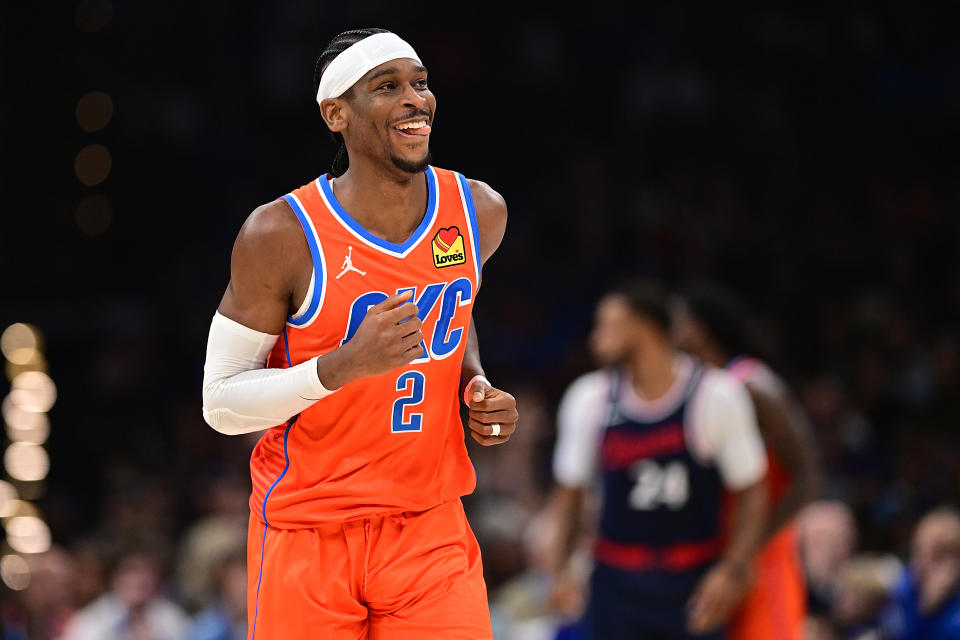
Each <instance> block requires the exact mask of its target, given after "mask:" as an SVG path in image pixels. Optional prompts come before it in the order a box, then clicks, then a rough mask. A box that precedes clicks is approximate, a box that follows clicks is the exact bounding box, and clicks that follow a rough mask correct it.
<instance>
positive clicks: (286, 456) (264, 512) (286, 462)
mask: <svg viewBox="0 0 960 640" xmlns="http://www.w3.org/2000/svg"><path fill="white" fill-rule="evenodd" d="M283 346H284V348H286V350H287V367H288V368H289V367H290V341H289V340H287V328H286V327H284V328H283ZM299 417H300V414H299V413H298V414H297V415H295V416H293V417H292V418H290V420H288V421H287V428H286V430H285V431H284V432H283V461H284V465H283V471H281V472H280V475H279V476H277V479H276V480H274V481H273V484H272V485H270V488H269V489H267V493H266V495H264V496H263V506H262V507H261V509H260V512H261V514H262V515H263V523H264V524H270V522H269V521H268V520H267V498H269V497H270V494H271V493H273V488H274V487H276V486H277V483H278V482H280V481H281V480H282V479H283V476H285V475H287V469H289V468H290V455H289V453H288V452H287V437H288V436H289V435H290V427H292V426H293V423H294V422H296V421H297V418H299Z"/></svg>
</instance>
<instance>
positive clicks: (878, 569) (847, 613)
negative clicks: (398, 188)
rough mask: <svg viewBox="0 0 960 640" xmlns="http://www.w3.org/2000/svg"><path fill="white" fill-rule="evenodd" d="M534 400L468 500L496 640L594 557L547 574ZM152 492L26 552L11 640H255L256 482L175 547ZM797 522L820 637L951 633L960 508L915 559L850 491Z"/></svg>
mask: <svg viewBox="0 0 960 640" xmlns="http://www.w3.org/2000/svg"><path fill="white" fill-rule="evenodd" d="M523 400H525V402H524V405H525V407H526V409H527V414H526V415H527V417H528V418H529V422H530V426H531V427H533V428H528V429H525V430H523V431H518V433H517V441H516V442H515V443H514V444H515V445H516V446H513V447H502V448H499V450H476V451H474V452H473V457H474V460H475V462H476V464H477V466H478V471H479V473H478V475H479V477H480V478H481V480H482V484H481V486H480V487H479V489H478V492H477V493H476V494H475V495H473V496H471V497H470V498H468V499H467V502H468V504H469V507H470V509H469V511H470V518H471V521H472V523H473V526H474V528H475V530H476V534H477V536H478V539H479V540H480V543H481V546H482V547H483V551H484V562H485V568H486V572H487V581H488V585H489V591H490V603H491V615H492V618H493V622H494V630H495V635H496V637H497V639H498V640H548V639H550V640H552V639H554V638H563V637H564V635H563V633H564V627H565V625H570V624H572V623H574V622H575V621H576V620H577V618H578V616H579V615H580V613H581V612H582V608H583V603H584V595H585V594H584V593H583V590H582V585H583V584H585V578H586V576H587V574H588V572H589V561H588V560H587V555H588V554H586V553H583V554H580V555H579V556H575V558H574V561H573V565H572V568H571V571H570V573H571V575H572V580H567V581H565V582H564V583H563V584H558V581H557V579H556V576H553V575H551V573H550V572H549V570H548V567H549V566H550V559H549V558H548V554H549V550H550V548H551V545H552V543H553V541H554V538H553V536H554V535H555V530H554V523H553V521H552V519H551V517H550V515H549V507H548V506H547V505H546V504H545V503H544V502H543V495H542V494H539V493H538V492H537V490H536V488H535V485H536V483H535V482H533V478H532V477H531V475H529V474H528V473H527V471H529V470H532V469H535V468H536V465H535V464H533V463H534V462H535V461H534V460H533V459H532V457H533V456H535V455H536V447H534V446H531V445H533V444H535V443H536V440H537V436H538V433H537V429H536V427H535V425H537V424H541V425H542V424H543V422H542V421H544V420H546V416H547V414H546V411H544V408H543V407H542V406H538V405H537V402H536V399H535V397H533V396H529V395H528V396H525V397H523ZM541 412H542V414H541ZM538 421H540V422H538ZM541 435H542V434H541ZM145 498H147V496H145V495H144V494H138V495H137V499H134V500H129V501H127V502H126V503H125V504H119V505H116V509H115V510H114V511H113V512H112V513H113V521H112V522H110V523H105V525H106V526H105V528H104V531H103V533H102V534H101V535H100V537H96V538H91V539H88V540H80V541H76V542H75V543H73V544H72V545H71V546H70V547H69V548H66V547H63V546H59V545H57V546H54V547H53V548H51V549H50V550H49V551H47V552H45V553H42V554H37V555H33V556H28V561H29V584H28V586H27V587H26V588H25V589H23V590H21V591H12V590H10V589H8V588H6V587H4V588H3V598H2V609H0V612H2V635H0V637H2V640H47V639H49V640H54V639H56V640H114V639H115V640H238V639H241V638H245V637H246V629H247V626H246V625H247V615H246V612H247V566H246V552H245V539H246V531H247V518H248V508H247V488H246V485H245V483H244V482H242V481H240V480H239V479H238V478H237V477H232V476H224V477H222V478H221V479H220V480H218V481H217V482H215V483H214V485H213V486H212V487H211V489H210V500H209V504H208V506H209V510H208V512H207V513H206V514H205V515H203V516H202V517H200V518H199V519H197V520H196V521H194V522H193V523H192V524H190V525H189V526H188V527H187V528H186V529H185V530H184V531H183V532H182V534H181V535H180V537H179V539H178V540H177V543H176V544H175V545H172V544H171V540H169V539H164V538H163V536H159V535H156V534H157V532H158V531H161V530H163V528H164V527H163V526H162V523H161V522H158V521H157V520H158V518H162V517H163V514H162V510H158V509H157V508H156V507H157V504H156V503H151V501H149V500H145ZM120 500H121V502H123V499H120ZM798 530H799V544H800V554H801V558H802V560H803V565H804V570H805V574H806V579H807V593H808V599H809V600H808V602H809V616H808V619H807V629H806V638H808V639H809V640H847V639H849V640H869V639H880V638H883V639H908V638H917V639H920V638H930V639H940V638H949V637H953V636H951V635H949V633H951V632H955V631H956V630H957V629H958V628H960V513H958V512H957V511H956V510H954V509H951V508H948V507H938V508H935V509H932V510H930V511H929V512H927V513H926V514H924V515H923V516H922V517H921V518H920V519H919V520H918V521H917V523H916V524H915V525H914V526H913V527H912V531H911V533H910V536H909V544H908V546H907V548H906V549H905V550H904V553H903V554H895V553H890V552H876V551H871V550H867V549H864V548H863V547H862V544H861V539H862V537H863V536H862V532H861V531H860V529H859V527H858V525H857V519H856V517H855V514H854V512H853V510H852V509H851V508H850V507H849V506H848V505H847V504H846V503H844V502H842V501H839V500H820V501H817V502H814V503H812V504H810V505H808V506H807V507H806V508H805V509H804V510H803V511H802V512H801V515H800V517H799V518H798ZM569 577H570V576H568V578H569ZM945 630H946V631H945Z"/></svg>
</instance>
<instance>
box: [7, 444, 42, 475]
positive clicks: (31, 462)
mask: <svg viewBox="0 0 960 640" xmlns="http://www.w3.org/2000/svg"><path fill="white" fill-rule="evenodd" d="M3 465H4V467H6V469H7V473H8V474H9V475H10V477H11V478H13V479H14V480H23V481H25V482H32V481H34V480H43V479H44V478H46V477H47V473H49V472H50V456H48V455H47V451H46V450H45V449H44V448H43V447H41V446H40V445H36V444H30V443H29V442H14V443H13V444H11V445H10V446H9V447H7V450H6V451H5V452H4V454H3Z"/></svg>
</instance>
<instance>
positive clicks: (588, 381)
mask: <svg viewBox="0 0 960 640" xmlns="http://www.w3.org/2000/svg"><path fill="white" fill-rule="evenodd" d="M609 399H610V380H609V375H607V373H606V372H604V371H595V372H593V373H588V374H586V375H584V376H581V377H579V378H577V379H576V380H574V381H573V383H572V384H571V385H570V386H569V387H568V388H567V391H566V392H565V393H564V394H563V400H561V401H560V407H559V408H558V410H557V445H556V449H554V452H553V475H554V478H556V481H557V483H558V484H560V485H562V486H564V487H586V486H589V484H590V482H591V480H592V479H593V474H594V471H595V467H596V461H597V455H598V452H597V447H598V445H599V438H600V430H601V429H602V428H603V420H604V417H605V413H606V411H608V409H609V404H610V402H609Z"/></svg>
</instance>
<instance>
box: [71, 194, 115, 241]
mask: <svg viewBox="0 0 960 640" xmlns="http://www.w3.org/2000/svg"><path fill="white" fill-rule="evenodd" d="M111 222H113V205H112V204H110V201H109V200H107V199H106V198H105V197H103V196H102V195H99V194H90V195H88V196H85V197H84V198H83V200H81V201H80V204H78V205H77V226H78V227H80V230H81V231H83V232H84V233H85V234H87V235H88V236H91V237H94V236H99V235H101V234H102V233H103V232H104V231H106V230H107V229H108V228H109V227H110V223H111Z"/></svg>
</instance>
